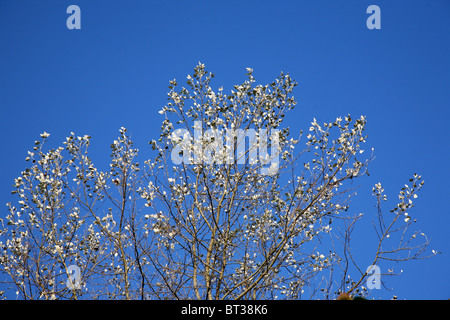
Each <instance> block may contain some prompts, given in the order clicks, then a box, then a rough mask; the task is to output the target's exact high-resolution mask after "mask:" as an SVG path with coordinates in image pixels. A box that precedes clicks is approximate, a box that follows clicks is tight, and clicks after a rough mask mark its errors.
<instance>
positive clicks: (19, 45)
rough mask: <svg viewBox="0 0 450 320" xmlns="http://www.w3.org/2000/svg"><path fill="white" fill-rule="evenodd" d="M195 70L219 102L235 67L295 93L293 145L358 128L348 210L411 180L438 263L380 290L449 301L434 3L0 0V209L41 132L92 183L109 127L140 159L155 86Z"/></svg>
mask: <svg viewBox="0 0 450 320" xmlns="http://www.w3.org/2000/svg"><path fill="white" fill-rule="evenodd" d="M71 4H76V5H78V6H79V7H80V8H81V27H82V29H81V30H68V29H67V27H66V19H67V17H68V16H69V15H68V14H67V13H66V8H67V7H68V6H69V5H71ZM371 4H376V5H378V6H379V7H380V8H381V30H369V29H367V27H366V19H367V17H368V16H369V15H368V14H367V13H366V9H367V7H368V6H369V5H371ZM198 61H201V62H203V63H205V65H206V67H207V69H208V70H209V71H212V72H214V73H216V78H215V81H216V82H215V84H216V85H217V86H220V85H224V89H225V90H227V89H230V88H231V85H232V84H235V83H241V82H242V81H244V80H245V68H246V67H252V68H253V69H254V76H255V77H256V80H257V82H258V83H263V84H265V83H267V82H269V81H271V80H272V79H274V78H275V77H276V76H277V75H278V74H279V72H280V71H285V72H289V73H290V75H291V76H292V77H293V78H294V79H296V80H297V81H298V82H299V86H298V87H297V89H296V91H295V96H296V97H297V98H298V102H299V103H298V105H297V108H296V109H294V110H293V111H291V112H290V114H289V117H288V120H287V122H288V123H287V124H288V125H290V127H291V130H292V131H293V132H298V131H300V130H301V129H307V128H308V127H309V123H310V121H311V120H312V118H313V117H316V118H317V119H318V121H319V122H322V121H332V120H334V119H335V118H336V117H337V116H344V115H346V114H347V113H350V114H351V115H353V116H355V117H356V116H359V115H366V116H367V120H368V135H369V137H368V139H367V145H368V148H367V149H369V148H370V147H372V146H373V147H374V148H375V152H376V159H375V161H374V162H373V163H372V166H371V176H370V177H368V178H365V180H364V179H363V180H361V187H360V192H359V195H360V198H359V199H358V201H356V202H355V203H354V206H353V207H352V209H353V210H355V211H358V212H366V213H371V212H372V213H373V211H374V208H373V203H374V202H373V200H374V199H372V197H370V188H371V187H372V186H373V185H374V184H375V183H377V182H379V181H381V182H382V184H383V186H384V187H385V189H386V191H387V194H388V196H390V198H391V199H394V200H395V198H396V196H397V193H398V190H399V189H400V188H401V187H402V186H403V184H404V183H407V182H408V179H409V178H410V177H411V176H412V174H413V173H415V172H417V173H420V174H421V175H422V176H423V179H424V180H425V186H424V188H423V189H422V191H421V193H420V195H419V198H418V199H417V202H416V207H415V209H413V211H412V214H414V216H415V217H416V218H417V219H418V220H419V222H418V223H419V224H420V229H421V230H422V231H423V232H425V233H426V234H427V235H428V236H429V237H430V238H431V247H430V249H435V250H438V251H442V254H441V255H439V256H436V257H433V258H430V259H427V260H421V261H413V262H411V263H406V264H404V265H402V266H401V267H399V268H401V269H403V270H404V272H403V274H402V275H401V276H399V277H397V278H395V279H392V280H389V282H388V284H389V286H390V287H392V288H394V291H393V293H395V294H397V295H398V297H399V298H400V299H428V298H430V299H432V298H434V299H448V298H450V281H449V278H450V277H449V274H448V265H449V263H450V259H449V257H450V252H449V250H450V248H449V226H450V218H449V214H450V209H449V208H450V206H449V204H448V202H447V201H448V200H449V198H450V187H449V186H450V168H449V165H450V148H449V147H450V139H449V138H450V133H449V129H450V125H449V121H450V111H449V107H450V105H449V103H450V1H448V0H431V1H430V0H428V1H425V0H423V1H401V0H397V1H387V0H371V1H366V0H352V1H348V0H347V1H335V0H329V1H317V0H314V1H312V0H311V1H280V0H277V1H244V0H241V1H220V2H219V1H174V0H173V1H144V0H139V1H138V0H134V1H125V0H122V1H115V0H108V1H100V0H97V1H92V0H89V1H88V0H71V1H65V0H46V1H36V0H33V1H13V0H0V108H1V117H0V126H1V133H2V134H1V140H0V143H1V145H0V150H1V153H2V156H1V157H0V167H1V171H0V203H6V202H8V201H10V200H11V196H10V191H11V185H12V183H13V179H14V178H16V177H17V176H18V175H19V174H20V171H22V170H23V169H24V168H25V166H26V164H27V163H26V162H25V161H24V159H25V157H26V154H27V150H30V149H32V147H33V142H34V140H36V139H38V136H39V134H40V133H42V132H44V131H47V132H49V133H51V135H52V136H51V141H52V143H54V144H55V145H60V144H61V143H62V141H63V140H64V138H65V137H66V136H67V135H68V134H69V133H70V131H74V132H75V133H76V134H79V135H84V134H90V135H92V138H93V142H92V147H91V151H92V152H93V158H94V160H95V162H96V163H97V165H98V166H99V167H100V169H102V168H105V167H106V166H107V164H108V160H109V145H110V143H111V142H112V140H113V139H114V138H115V137H117V134H118V129H119V128H120V127H121V126H125V127H127V128H128V129H129V131H130V132H131V133H132V136H133V138H134V140H135V142H136V146H137V147H139V148H140V149H143V150H145V149H146V148H147V146H148V145H147V142H148V141H149V140H150V139H153V138H156V137H157V136H158V130H159V127H160V122H161V120H162V116H160V115H159V114H158V112H157V111H158V110H160V108H161V107H162V106H163V105H164V104H165V102H166V92H167V86H168V81H169V80H171V79H173V78H177V79H180V80H184V79H185V77H186V75H187V74H188V73H190V74H192V71H193V68H194V66H195V65H196V64H197V62H198ZM2 206H3V204H2ZM0 209H1V207H0ZM4 209H6V207H3V209H1V210H2V211H1V212H0V216H3V215H4V214H5V212H6V210H4ZM359 245H361V242H360V243H359ZM382 290H384V291H383V292H381V293H380V294H379V295H380V296H383V297H390V296H392V292H389V291H387V290H385V289H382Z"/></svg>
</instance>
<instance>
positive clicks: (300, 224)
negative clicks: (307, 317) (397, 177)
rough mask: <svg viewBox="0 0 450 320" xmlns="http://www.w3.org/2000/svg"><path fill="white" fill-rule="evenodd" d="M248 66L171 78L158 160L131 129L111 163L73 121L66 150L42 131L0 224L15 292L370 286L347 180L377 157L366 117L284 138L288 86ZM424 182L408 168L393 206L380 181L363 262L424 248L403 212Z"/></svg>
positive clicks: (327, 291)
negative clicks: (225, 78) (217, 81)
mask: <svg viewBox="0 0 450 320" xmlns="http://www.w3.org/2000/svg"><path fill="white" fill-rule="evenodd" d="M247 72H248V73H247V76H248V79H247V80H246V81H245V82H244V83H243V84H241V85H236V86H234V89H233V90H231V93H230V94H228V95H227V94H225V93H224V91H223V89H222V88H219V89H218V90H216V91H214V90H213V89H212V87H211V86H210V84H211V81H212V78H213V77H214V75H213V74H212V73H208V72H207V71H206V70H205V66H204V65H203V64H199V65H198V66H197V67H196V68H195V70H194V74H193V75H192V76H188V77H187V88H185V87H181V88H180V87H179V86H178V84H177V81H176V80H173V81H170V86H169V89H170V91H169V93H168V103H167V105H166V106H164V107H163V108H162V110H161V111H160V114H162V115H164V121H163V122H162V126H161V134H160V137H159V139H158V140H152V141H150V145H151V147H152V149H153V152H154V157H153V158H151V159H149V160H146V161H144V162H143V164H144V165H142V166H141V165H140V164H139V162H138V150H137V149H135V148H134V146H133V142H132V140H131V139H130V136H129V135H128V133H127V130H126V129H125V128H121V129H120V131H119V137H118V139H117V140H115V141H114V142H113V143H112V145H111V163H110V169H109V170H108V171H105V172H103V171H100V170H98V169H97V167H96V166H94V163H93V161H92V160H91V158H90V157H89V153H88V150H89V144H90V139H91V137H90V136H88V135H85V136H76V135H75V134H74V133H71V135H70V136H69V137H67V138H66V141H65V142H64V147H59V148H56V149H49V150H46V143H47V141H48V139H49V134H48V133H46V132H44V133H43V134H41V139H40V140H39V141H36V142H35V146H34V148H33V151H32V152H29V154H28V157H27V158H26V160H27V161H29V162H31V164H30V166H29V167H28V168H27V169H26V170H25V171H23V172H22V173H21V175H20V176H19V177H18V178H17V179H15V184H14V190H13V193H14V194H15V195H16V196H17V197H18V201H17V204H12V203H9V204H8V208H9V214H8V215H7V216H6V218H5V219H2V220H1V221H0V222H1V224H2V225H1V229H0V236H1V242H0V247H1V251H0V265H1V268H0V272H1V281H2V285H1V286H2V287H1V288H3V289H4V290H3V292H7V293H6V294H7V295H8V294H11V293H10V292H16V294H17V295H18V296H19V297H20V298H24V299H86V298H88V299H93V298H103V299H105V298H114V299H191V298H192V299H275V298H283V299H284V298H286V299H298V298H324V299H334V298H336V297H337V296H338V295H339V293H342V292H347V293H348V294H349V295H355V294H357V295H367V294H368V292H369V291H368V289H367V288H366V287H365V285H366V283H365V281H366V280H367V279H368V278H369V277H370V276H371V275H370V270H369V269H370V268H369V269H366V267H365V266H361V264H362V263H361V262H357V259H356V258H355V257H354V255H353V253H352V250H351V246H350V240H351V235H352V231H353V230H354V227H355V224H356V222H357V221H358V220H360V219H361V218H362V217H363V215H362V214H354V213H351V212H352V210H350V199H351V197H352V196H353V195H354V192H353V191H352V189H353V187H354V181H355V180H356V179H358V178H360V177H361V176H363V175H366V174H367V175H368V174H369V173H368V165H369V163H370V161H372V159H373V149H372V155H371V156H369V157H368V158H363V149H362V145H363V143H364V142H365V139H366V136H365V131H364V130H365V125H366V119H365V117H363V116H361V117H360V118H358V119H352V118H351V116H350V115H348V116H345V117H344V119H342V118H341V117H338V118H337V119H336V120H335V121H334V122H329V123H324V124H319V123H317V121H316V120H315V119H314V120H313V122H312V123H311V127H310V128H309V131H308V134H307V135H306V137H305V136H304V135H303V133H302V132H301V133H300V135H299V136H298V137H296V138H295V139H294V138H291V137H290V131H289V128H287V127H283V126H282V124H283V118H284V116H285V114H286V112H288V111H289V110H291V109H292V108H294V107H295V105H296V101H295V98H294V97H293V95H292V93H293V90H294V88H295V86H296V85H297V83H296V82H295V81H294V80H292V79H291V78H290V76H289V75H287V74H284V73H281V75H280V76H279V77H278V78H277V79H276V80H275V81H274V82H272V83H270V84H268V85H265V86H263V85H255V79H254V77H253V70H252V69H249V68H248V69H247ZM174 124H175V125H174ZM175 126H177V128H175ZM300 142H302V144H303V148H302V150H301V151H296V150H298V149H299V148H298V147H299V145H300ZM247 146H248V147H247ZM269 150H270V152H269ZM366 154H367V153H366ZM422 185H423V181H422V180H421V177H420V176H419V175H417V174H415V175H414V176H413V178H412V179H411V180H410V184H409V185H408V186H405V187H404V188H402V189H401V191H400V195H399V199H400V201H399V203H398V204H397V205H396V206H395V207H394V209H393V210H391V212H389V213H384V210H382V207H383V203H384V202H385V201H387V197H386V195H385V194H384V190H383V187H382V186H381V184H376V185H375V187H374V188H373V194H374V196H375V198H376V208H377V210H376V218H374V219H373V223H374V230H375V234H376V239H377V243H378V244H377V246H376V247H375V248H373V259H372V260H371V261H370V264H371V265H377V264H380V263H389V262H398V261H404V260H410V259H416V258H421V257H424V252H425V249H426V247H427V245H428V243H429V242H428V240H427V238H426V237H425V236H424V234H423V233H419V232H418V231H411V226H412V225H413V224H414V222H415V221H416V220H414V219H412V218H411V215H410V213H409V212H410V209H411V208H412V207H413V200H414V199H415V198H416V197H417V192H418V191H419V190H420V188H421V187H422ZM368 250H369V249H368ZM73 266H77V267H78V268H79V271H80V277H79V278H77V279H76V280H78V281H79V282H78V284H79V285H78V286H76V285H75V283H74V282H73V280H74V275H73V274H72V270H73ZM351 270H353V271H352V272H353V273H356V274H357V276H356V277H355V278H351V277H350V273H351ZM383 270H390V269H388V268H387V267H384V266H383ZM385 273H386V274H391V275H392V274H395V273H394V272H391V271H388V272H385ZM383 275H384V274H383ZM383 279H384V278H383ZM383 279H382V280H383ZM382 282H383V281H382Z"/></svg>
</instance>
